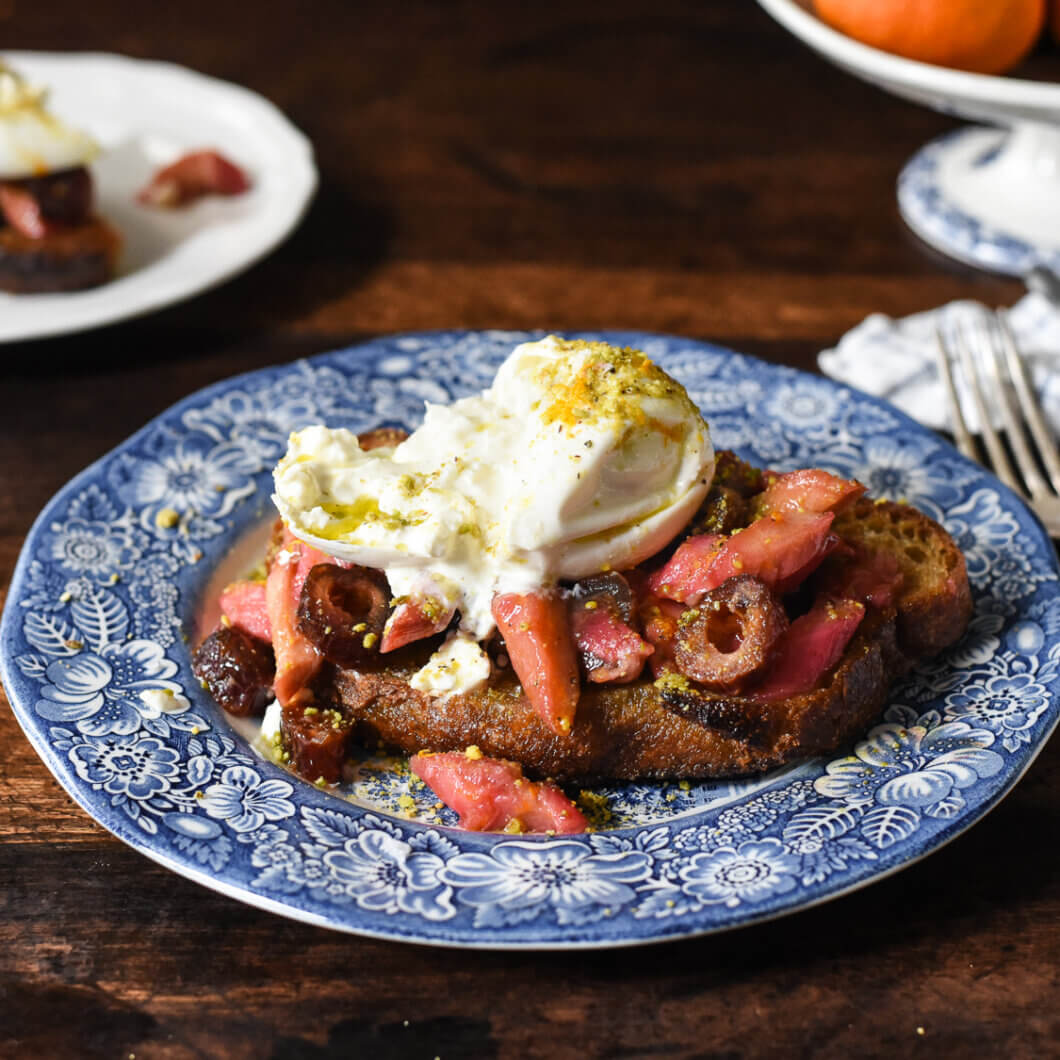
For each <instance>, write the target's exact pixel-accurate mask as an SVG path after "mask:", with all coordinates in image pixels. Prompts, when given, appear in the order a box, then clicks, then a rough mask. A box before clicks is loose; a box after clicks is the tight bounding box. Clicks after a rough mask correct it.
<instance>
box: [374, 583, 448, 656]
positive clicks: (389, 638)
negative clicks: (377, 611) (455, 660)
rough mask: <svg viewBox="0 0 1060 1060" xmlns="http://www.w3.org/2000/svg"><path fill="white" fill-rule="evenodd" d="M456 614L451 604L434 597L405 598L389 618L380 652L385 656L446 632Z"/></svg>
mask: <svg viewBox="0 0 1060 1060" xmlns="http://www.w3.org/2000/svg"><path fill="white" fill-rule="evenodd" d="M453 614H454V608H453V607H452V606H450V605H448V604H445V603H443V602H442V601H441V600H435V599H434V598H432V597H422V598H418V599H414V600H402V601H401V602H400V603H399V604H398V605H397V606H396V607H395V608H394V610H393V611H392V612H391V614H390V617H389V618H388V619H387V620H386V626H385V627H384V629H383V642H382V646H381V648H380V651H381V652H382V653H383V654H384V655H385V654H387V652H392V651H396V650H397V649H398V648H403V647H405V645H406V644H412V643H413V642H414V641H417V640H423V639H424V638H425V637H433V636H435V634H438V633H441V632H443V631H444V630H445V628H446V627H447V626H448V625H449V623H450V622H451V621H452V620H453Z"/></svg>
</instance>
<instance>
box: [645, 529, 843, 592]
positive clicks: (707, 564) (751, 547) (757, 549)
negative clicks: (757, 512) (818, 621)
mask: <svg viewBox="0 0 1060 1060" xmlns="http://www.w3.org/2000/svg"><path fill="white" fill-rule="evenodd" d="M834 518H835V516H834V515H833V514H832V513H831V512H773V513H772V514H770V515H764V516H762V518H760V519H756V520H755V521H754V522H753V523H751V525H750V526H748V527H747V528H746V529H744V530H738V531H737V532H736V533H734V534H732V535H731V536H730V537H727V538H718V537H717V536H716V535H713V534H704V535H702V536H701V537H692V538H689V539H688V540H687V541H685V542H684V543H683V544H682V545H681V547H680V548H678V550H677V551H676V552H675V553H674V554H673V556H672V557H671V558H670V560H669V562H668V563H667V564H666V565H665V566H664V567H663V568H662V569H661V570H659V571H656V573H655V574H653V575H652V578H651V582H650V585H651V589H652V591H653V592H655V593H656V594H657V595H659V596H666V597H669V598H670V599H671V600H677V601H679V602H680V603H684V604H693V605H694V604H696V603H698V602H699V600H700V599H701V598H702V596H703V594H704V593H706V592H709V591H710V590H711V589H716V588H717V587H718V586H719V585H721V584H722V582H724V581H727V580H728V579H729V578H732V577H735V576H736V575H738V574H753V575H754V576H755V577H756V578H758V579H759V580H760V581H762V582H764V583H765V584H766V585H767V586H769V588H770V589H772V590H773V591H774V592H777V593H785V592H790V591H791V590H792V589H794V588H796V587H797V586H798V585H799V584H801V582H802V581H803V579H805V578H806V577H807V576H808V575H809V574H811V573H812V572H813V571H814V570H815V569H816V568H817V567H818V566H819V565H820V563H821V561H822V560H823V559H824V558H825V556H827V555H828V554H829V553H830V552H831V551H833V549H835V548H836V547H837V546H838V544H839V538H838V537H837V536H836V535H835V534H831V533H830V532H829V528H830V527H831V525H832V520H833V519H834Z"/></svg>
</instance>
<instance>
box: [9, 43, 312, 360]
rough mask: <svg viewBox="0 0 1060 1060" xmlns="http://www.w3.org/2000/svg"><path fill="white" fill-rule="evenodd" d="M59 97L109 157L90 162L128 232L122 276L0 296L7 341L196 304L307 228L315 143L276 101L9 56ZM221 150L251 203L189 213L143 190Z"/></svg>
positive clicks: (203, 80) (140, 65) (159, 73)
mask: <svg viewBox="0 0 1060 1060" xmlns="http://www.w3.org/2000/svg"><path fill="white" fill-rule="evenodd" d="M2 58H3V61H4V62H6V63H7V64H8V65H9V66H11V67H12V69H14V70H16V71H17V72H18V73H20V74H22V75H23V76H24V77H25V78H26V79H27V80H28V81H29V82H30V83H32V84H35V85H44V86H47V87H48V88H49V89H50V94H49V109H50V110H51V111H52V112H53V113H54V114H56V116H58V117H60V118H61V119H62V120H63V121H65V122H66V123H67V124H69V125H72V126H75V127H77V128H81V129H84V130H85V131H86V132H88V133H89V134H91V135H92V136H93V137H95V139H96V140H97V141H98V142H99V144H100V146H101V147H102V148H103V151H102V153H101V155H100V157H99V158H98V159H97V160H96V161H95V162H94V163H93V164H92V166H91V169H92V173H93V176H94V178H95V184H96V200H97V207H98V212H99V213H100V214H101V215H102V216H103V217H104V218H106V219H107V220H108V221H109V222H110V223H111V224H113V225H114V226H115V227H116V228H117V229H118V230H119V231H120V232H121V235H122V238H123V240H124V249H123V253H122V257H121V260H120V263H119V269H118V274H117V276H116V277H115V278H114V279H113V280H111V281H110V282H109V283H106V284H103V285H102V286H100V287H94V288H91V289H89V290H86V291H74V292H64V293H57V294H19V295H11V294H6V293H4V292H0V342H11V341H15V340H18V339H32V338H41V337H44V336H47V335H59V334H63V333H67V332H73V331H81V330H84V329H87V328H92V327H98V326H100V325H102V324H109V323H112V322H114V321H117V320H123V319H126V318H128V317H133V316H139V315H141V314H143V313H148V312H150V311H152V310H155V309H161V308H162V307H163V306H168V305H172V304H173V303H174V302H179V301H182V300H183V299H185V298H190V297H191V296H192V295H195V294H198V293H199V292H200V291H204V290H206V289H208V288H210V287H214V286H216V285H217V284H219V283H221V282H223V281H224V280H226V279H228V278H229V277H231V276H234V275H235V274H236V273H238V272H241V271H242V270H244V269H246V268H248V267H249V266H250V265H252V264H253V263H254V262H256V261H257V260H259V259H260V258H262V257H264V255H265V254H267V253H268V252H269V251H270V250H272V249H273V248H274V247H275V246H276V245H277V244H278V243H279V242H280V241H281V240H283V239H284V237H286V236H287V235H288V234H289V233H290V232H291V230H292V229H293V228H294V227H295V225H296V224H297V223H298V221H299V220H300V219H301V217H302V214H303V213H304V212H305V209H306V206H307V205H308V203H309V201H310V199H311V198H312V196H313V192H314V191H315V189H316V185H317V171H316V167H315V165H314V164H313V149H312V145H311V144H310V143H309V141H308V140H307V139H306V137H305V136H304V135H303V134H302V133H301V132H299V131H298V129H296V128H295V127H294V125H292V124H291V123H290V122H289V121H288V120H287V118H285V117H284V115H283V114H282V113H281V112H280V111H279V110H278V109H277V108H276V107H275V106H274V105H273V104H272V103H270V102H269V101H268V100H266V99H265V98H264V97H262V96H260V95H258V94H257V93H255V92H251V91H250V90H249V89H246V88H242V87H241V86H239V85H235V84H231V83H230V82H227V81H219V80H217V79H216V78H212V77H206V76H205V75H203V74H199V73H195V72H194V71H192V70H188V69H186V68H184V67H181V66H175V65H173V64H172V63H162V62H149V61H145V60H140V59H130V58H127V57H125V56H121V55H106V54H96V53H85V52H81V53H76V52H71V53H65V54H63V53H48V52H5V53H4V54H3V56H2ZM200 148H215V149H218V150H220V151H221V152H222V153H223V154H224V155H225V157H227V158H229V159H231V161H233V162H234V163H236V164H237V165H238V166H240V168H242V169H243V170H244V171H245V172H246V173H247V175H248V176H249V178H250V181H251V188H250V190H249V191H248V192H247V193H245V194H244V195H240V196H235V197H231V198H221V197H213V198H206V199H203V200H200V201H199V202H197V203H195V204H193V205H191V206H189V207H187V208H184V209H180V210H160V209H154V208H150V207H146V206H141V205H140V204H139V203H138V202H137V201H136V193H137V192H138V191H139V189H140V188H142V187H143V185H144V184H146V183H147V181H148V180H149V179H150V178H151V176H152V175H153V174H154V172H155V171H156V170H157V169H158V168H159V167H160V166H163V165H166V164H167V163H169V162H172V161H174V160H175V159H176V158H179V157H180V156H181V155H182V154H185V153H186V152H188V151H192V150H196V149H200Z"/></svg>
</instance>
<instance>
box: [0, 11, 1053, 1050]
mask: <svg viewBox="0 0 1060 1060" xmlns="http://www.w3.org/2000/svg"><path fill="white" fill-rule="evenodd" d="M96 6H97V7H98V8H99V10H91V11H90V10H89V9H86V8H85V7H84V5H76V4H74V3H72V2H69V0H53V2H52V3H49V4H30V3H23V2H20V0H0V30H2V36H3V41H4V45H5V46H7V47H11V48H42V49H66V48H74V49H101V48H103V49H109V50H113V51H118V52H125V53H128V54H131V55H136V56H144V57H153V58H164V59H170V60H173V61H176V62H180V63H185V64H187V65H189V66H192V67H195V68H197V69H200V70H203V71H205V72H208V73H211V74H214V75H217V76H220V77H223V78H228V79H231V80H234V81H239V82H242V83H244V84H246V85H249V86H250V87H251V88H254V89H256V90H258V91H261V92H263V93H265V94H266V95H267V96H269V97H271V98H272V99H273V100H275V102H276V103H278V104H279V106H280V107H282V108H283V109H284V110H285V111H286V112H287V113H288V114H289V115H290V116H291V117H292V118H293V120H294V121H295V122H296V123H297V124H298V125H300V126H301V127H302V128H303V129H304V130H305V131H306V132H307V133H308V135H309V136H310V137H311V138H312V140H313V142H314V143H315V145H316V148H317V151H318V156H319V164H320V169H321V174H322V186H321V191H320V194H319V196H318V197H317V200H316V202H315V203H314V205H313V207H312V209H311V210H310V213H309V215H308V217H307V218H306V220H305V222H304V224H303V225H302V226H301V228H300V229H299V230H298V231H297V232H296V234H295V235H294V236H293V237H292V238H291V239H290V240H289V241H288V242H287V243H286V244H285V245H284V246H283V247H281V248H280V249H279V251H278V252H276V253H275V254H274V255H272V256H271V257H270V258H269V259H268V260H267V261H265V262H263V263H261V264H260V265H258V266H257V267H256V268H254V269H253V270H251V271H250V272H249V273H247V274H246V275H244V276H242V277H240V278H239V279H236V280H234V281H232V282H230V283H228V284H226V285H225V286H223V287H222V288H220V289H219V290H216V291H214V292H211V293H209V294H206V295H204V296H202V297H200V298H197V299H195V300H194V301H192V302H189V303H188V304H186V305H181V306H178V307H176V308H173V309H170V310H168V311H166V312H162V313H157V314H155V315H153V316H150V317H147V318H145V319H143V320H138V321H133V322H130V323H126V324H121V325H117V326H114V327H110V328H106V329H103V330H100V331H96V332H93V333H90V334H85V335H79V336H74V337H69V338H62V339H55V340H51V341H43V342H37V343H26V344H23V345H13V346H8V347H6V348H5V349H4V350H3V368H2V375H0V380H2V382H0V391H2V394H3V398H4V400H3V407H4V416H3V420H2V424H0V437H2V440H3V447H2V452H3V455H4V460H3V463H2V464H0V585H6V584H7V582H8V580H9V578H10V574H11V571H12V569H13V566H14V563H15V559H16V556H17V554H18V551H19V548H20V546H21V543H22V540H23V537H24V535H25V533H26V531H27V529H28V528H29V525H30V522H31V520H32V519H33V517H34V515H35V514H36V513H37V511H38V510H39V509H40V508H41V506H42V505H43V504H44V503H45V502H46V501H47V499H48V498H49V497H50V496H51V494H52V493H53V492H54V491H55V490H56V489H57V488H58V487H59V486H61V485H62V484H63V483H64V482H65V481H66V480H67V479H68V478H69V477H70V476H72V475H73V474H74V473H75V472H77V471H78V470H80V469H81V468H82V467H84V466H85V465H86V464H88V463H89V462H90V461H92V460H94V459H95V458H96V457H98V456H99V455H101V454H102V453H105V452H106V451H107V450H109V449H110V448H111V447H112V446H114V445H115V444H117V443H118V442H120V441H121V440H122V439H123V438H125V437H126V436H127V435H128V434H129V433H130V432H132V431H133V430H135V429H136V428H138V427H139V426H141V425H142V424H143V423H145V422H146V421H147V420H148V419H149V418H150V417H152V416H154V415H155V414H156V413H158V412H161V411H162V410H163V409H165V408H166V407H167V406H168V405H170V404H171V403H172V402H174V401H176V400H177V399H178V398H180V397H182V396H184V395H186V394H188V393H189V392H191V391H193V390H195V389H197V388H199V387H202V386H204V385H206V384H208V383H211V382H214V381H215V380H218V379H223V378H224V377H226V376H229V375H232V374H233V373H236V372H241V371H245V370H247V369H252V368H256V367H259V366H262V365H267V364H272V363H277V362H283V361H287V360H290V359H292V358H294V357H297V356H299V355H302V354H310V353H314V352H318V351H322V350H326V349H329V348H332V347H335V346H339V345H342V344H346V343H350V342H354V341H357V340H358V339H361V338H364V337H366V336H370V335H374V334H378V333H381V332H388V331H393V330H399V329H419V328H433V327H449V326H466V327H484V326H500V327H506V328H507V327H512V328H520V327H548V328H553V329H557V330H562V329H565V328H568V329H574V328H578V327H605V326H606V327H616V328H620V327H631V328H643V329H648V330H658V331H668V332H676V333H680V334H683V335H689V336H695V337H703V338H709V339H712V340H716V341H719V342H722V343H725V344H729V345H731V346H733V347H736V348H738V349H741V350H744V351H747V352H751V353H755V354H758V355H760V356H762V357H765V358H767V359H770V360H773V361H780V362H785V363H788V364H793V365H797V366H800V367H803V368H812V367H813V364H814V355H815V353H816V351H817V350H818V349H820V348H821V347H823V346H825V345H827V344H830V343H831V342H832V341H833V340H834V339H835V338H836V337H837V336H838V335H840V334H841V333H842V332H843V331H844V330H846V329H847V328H848V327H850V326H851V325H853V324H855V323H856V322H857V321H859V320H860V319H861V318H862V317H864V316H865V315H866V314H867V313H869V312H871V311H874V310H882V311H884V312H888V313H894V314H903V313H908V312H911V311H914V310H917V309H923V308H926V307H929V306H934V305H937V304H939V303H941V302H943V301H946V300H948V299H952V298H956V297H964V296H970V297H976V298H981V299H984V300H986V301H988V302H993V303H1001V302H1010V301H1012V300H1014V299H1015V297H1016V296H1017V294H1018V288H1017V286H1016V285H1015V284H1013V283H1011V282H1008V281H1004V280H1001V279H997V278H990V277H986V276H983V275H980V274H977V273H975V272H972V271H970V270H967V269H964V268H961V267H959V266H956V265H954V264H952V263H951V262H948V261H945V260H943V259H941V258H940V257H939V256H937V255H936V254H934V253H932V252H931V251H929V250H927V249H926V248H924V247H923V246H922V245H920V244H919V243H918V242H917V241H916V240H915V239H914V238H913V237H912V236H911V235H910V234H909V233H908V232H907V231H906V230H905V229H904V228H903V226H902V224H901V222H900V221H899V219H898V216H897V213H896V208H895V203H894V180H895V176H896V173H897V170H898V168H899V166H900V165H901V163H902V162H903V161H904V160H905V159H906V158H907V157H908V156H909V155H910V153H911V152H912V151H913V150H914V149H915V148H916V147H918V146H919V145H920V144H922V143H923V142H924V141H925V140H926V139H928V138H929V137H931V136H932V135H935V134H937V133H938V132H941V131H943V130H945V129H946V128H948V127H949V126H950V124H951V123H950V122H949V121H948V120H947V119H945V118H943V117H940V116H938V115H935V114H933V113H929V112H928V111H926V110H922V109H919V108H916V107H913V106H911V105H907V104H904V103H901V102H898V101H896V100H893V99H891V98H889V97H885V96H884V95H882V94H881V93H879V92H877V91H875V90H873V89H871V88H869V87H867V86H864V85H862V84H861V83H859V82H856V81H854V80H852V79H851V78H849V77H847V76H845V75H843V74H841V73H839V72H837V71H835V70H833V69H832V68H830V67H828V66H826V65H825V64H824V63H822V62H821V61H819V60H818V59H816V58H814V57H813V56H811V55H810V54H809V53H808V52H806V51H804V50H803V48H802V47H801V46H800V45H799V44H797V43H796V42H795V41H793V40H792V39H790V38H789V37H788V36H786V35H785V33H784V32H782V31H781V30H780V29H779V28H778V27H777V26H775V25H774V24H772V23H771V22H770V21H769V20H768V19H767V18H766V17H765V16H764V15H763V14H762V13H761V12H760V11H759V10H758V8H757V7H756V6H755V5H753V4H751V3H749V2H748V0H712V2H709V3H703V2H700V3H692V2H681V0H654V2H652V3H646V2H642V3H636V2H633V0H628V2H624V0H614V2H612V3H610V4H608V5H606V6H604V5H594V4H591V3H577V2H568V3H566V4H559V3H545V4H538V5H507V4H489V3H485V2H479V0H473V2H472V0H469V2H465V3H457V4H452V5H439V4H434V3H426V2H419V3H407V4H402V5H396V4H395V5H387V4H376V5H358V4H351V3H348V2H344V0H326V2H325V0H321V2H318V3H316V4H313V5H311V8H310V5H305V7H306V8H309V9H310V10H311V12H312V14H311V15H310V14H302V15H296V14H295V13H294V12H295V7H294V5H284V4H278V3H268V2H266V3H261V2H259V3H257V4H250V3H232V4H230V5H223V4H216V3H206V2H203V0H191V2H186V3H183V4H179V5H157V6H156V7H152V8H150V9H147V8H142V9H141V10H140V11H139V12H138V13H136V14H130V13H129V12H128V11H125V10H123V11H120V12H119V10H107V7H108V5H96ZM113 6H114V7H115V8H118V7H119V6H123V5H113ZM0 742H2V746H3V747H4V751H5V757H4V761H3V766H2V769H0V838H2V840H3V843H2V845H0V1054H3V1055H5V1056H20V1057H21V1056H39V1057H53V1056H78V1057H107V1058H110V1060H116V1058H125V1057H131V1056H133V1055H134V1054H135V1056H136V1057H137V1058H142V1057H151V1058H154V1057H163V1058H185V1057H202V1056H211V1057H212V1056H221V1057H252V1056H253V1057H259V1056H261V1057H264V1056H270V1057H306V1058H322V1057H332V1056H335V1057H339V1056H341V1057H347V1056H349V1057H354V1056H357V1057H405V1056H409V1057H426V1058H428V1060H430V1058H431V1057H434V1056H439V1057H441V1058H442V1060H455V1058H458V1057H468V1058H471V1057H494V1056H496V1057H550V1058H551V1057H565V1056H594V1057H596V1056H599V1057H614V1058H618V1057H626V1058H628V1057H649V1056H666V1057H693V1056H695V1057H708V1056H709V1057H722V1056H724V1057H734V1058H735V1057H741V1058H742V1057H757V1056H781V1057H792V1056H807V1057H808V1056H813V1057H830V1056H835V1057H839V1056H842V1057H849V1056H860V1055H884V1056H894V1055H900V1056H904V1055H914V1054H922V1055H929V1054H932V1055H953V1056H969V1055H995V1056H1010V1057H1014V1056H1032V1055H1033V1056H1043V1055H1047V1054H1050V1053H1053V1055H1055V1050H1056V1048H1057V1040H1058V1036H1060V1021H1058V1018H1057V1012H1058V1004H1057V1002H1058V1001H1060V994H1058V990H1057V971H1056V969H1057V965H1058V962H1060V857H1058V853H1057V851H1058V849H1060V848H1058V845H1057V844H1056V843H1055V842H1053V841H1052V838H1051V837H1054V836H1055V835H1056V834H1057V828H1058V827H1060V769H1058V765H1060V756H1058V753H1057V747H1056V745H1055V743H1054V745H1053V746H1052V747H1051V748H1048V749H1047V750H1046V751H1045V752H1044V753H1043V754H1042V756H1041V757H1040V759H1039V761H1038V762H1037V763H1036V764H1035V765H1034V766H1033V768H1032V769H1031V770H1030V772H1029V773H1028V774H1027V776H1026V777H1025V779H1024V780H1023V781H1022V782H1021V783H1020V785H1019V787H1018V788H1017V789H1016V791H1015V792H1014V793H1013V794H1012V795H1011V796H1010V797H1009V798H1008V799H1007V800H1006V801H1005V803H1004V804H1003V805H1002V806H1001V807H1000V808H999V809H998V810H996V811H995V812H994V813H993V814H992V815H991V816H990V817H989V818H988V819H986V820H985V821H983V822H982V823H981V824H980V825H978V826H977V827H975V828H974V829H972V830H971V831H970V832H969V833H968V834H966V835H964V836H962V837H960V838H959V839H958V840H957V841H956V842H954V843H953V844H952V845H950V846H948V847H947V848H945V849H943V850H941V851H939V852H938V853H936V854H934V855H933V856H931V857H930V858H928V859H927V860H926V861H924V862H922V863H919V864H916V865H913V866H911V867H909V868H908V869H907V870H906V871H904V872H902V873H901V874H899V875H898V876H896V877H893V878H891V879H888V880H885V881H883V882H881V883H877V884H876V885H874V886H872V887H870V888H868V889H866V890H863V891H861V892H859V893H856V894H853V895H851V896H849V897H845V898H843V899H840V900H838V901H835V902H832V903H829V904H827V905H825V906H823V907H820V908H816V909H813V910H810V911H807V912H803V913H800V914H798V915H795V916H791V917H788V918H786V919H783V920H781V921H778V922H775V923H770V924H766V925H763V926H760V927H755V928H752V929H746V930H742V931H737V932H733V933H729V934H726V935H722V936H719V937H715V938H706V939H701V940H698V941H691V942H684V943H676V944H669V945H661V946H656V947H649V948H644V949H639V950H631V951H618V952H600V953H574V954H553V955H547V954H546V955H535V954H514V953H472V952H461V951H442V950H435V949H430V948H421V947H414V946H408V945H400V944H396V943H388V942H378V941H371V940H361V939H357V938H353V937H347V936H343V935H339V934H334V933H330V932H328V931H324V930H320V929H315V928H310V927H306V926H304V925H302V924H297V923H293V922H290V921H287V920H284V919H281V918H279V917H275V916H271V915H269V914H266V913H263V912H260V911H258V910H256V909H251V908H249V907H246V906H243V905H240V904H238V903H236V902H234V901H231V900H229V899H226V898H223V897H220V896H218V895H216V894H214V893H213V892H210V891H207V890H205V889H203V888H201V887H198V886H196V885H195V884H193V883H190V882H188V881H186V880H184V879H182V878H180V877H178V876H176V875H174V874H172V873H170V872H168V871H165V870H163V869H161V868H159V867H157V866H155V865H154V864H153V863H152V862H150V861H148V860H147V859H146V858H143V857H141V856H139V855H138V854H136V853H134V852H133V851H131V850H130V849H128V848H127V847H125V846H123V845H122V844H121V843H119V842H118V841H116V840H115V839H113V838H112V837H111V836H110V835H109V834H108V833H106V832H104V831H103V830H102V829H101V828H99V827H98V826H97V825H96V824H95V823H94V822H93V821H92V820H90V819H89V818H88V817H87V816H86V815H85V814H84V813H82V812H81V811H80V810H79V809H78V808H77V807H75V806H74V805H73V803H72V802H71V800H70V799H69V798H68V797H67V796H66V795H65V794H64V793H63V791H62V790H61V789H60V788H59V786H58V785H57V784H56V782H55V781H54V780H53V779H52V777H51V775H50V774H49V773H48V771H47V770H46V769H45V768H44V767H43V766H42V765H41V763H40V762H39V760H38V759H37V757H36V755H35V754H34V753H33V751H32V750H31V749H30V747H29V746H28V744H27V743H26V741H25V739H24V738H23V737H22V734H21V732H20V730H19V728H18V726H17V724H16V723H15V721H14V720H13V718H12V716H11V713H10V710H9V708H8V707H7V705H6V704H3V705H2V706H0Z"/></svg>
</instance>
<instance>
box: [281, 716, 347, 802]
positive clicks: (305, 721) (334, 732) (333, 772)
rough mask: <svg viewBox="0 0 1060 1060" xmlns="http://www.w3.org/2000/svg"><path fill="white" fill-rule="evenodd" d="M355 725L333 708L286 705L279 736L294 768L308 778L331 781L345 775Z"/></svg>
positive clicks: (333, 781)
mask: <svg viewBox="0 0 1060 1060" xmlns="http://www.w3.org/2000/svg"><path fill="white" fill-rule="evenodd" d="M352 728H353V724H352V722H351V721H350V720H349V719H348V718H347V717H346V716H345V715H344V714H343V713H342V712H341V711H339V710H337V709H335V708H334V707H325V708H319V707H285V708H284V711H283V714H282V715H281V716H280V735H281V738H282V740H283V748H284V750H285V751H286V752H287V754H288V755H289V757H290V765H291V768H292V769H293V770H294V771H295V772H296V773H297V774H298V775H299V776H301V777H305V778H306V780H312V781H317V780H323V781H325V782H326V783H328V784H334V783H335V782H336V781H337V780H339V779H341V777H342V766H343V763H344V762H345V761H346V753H347V748H348V745H349V742H350V732H351V730H352Z"/></svg>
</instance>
